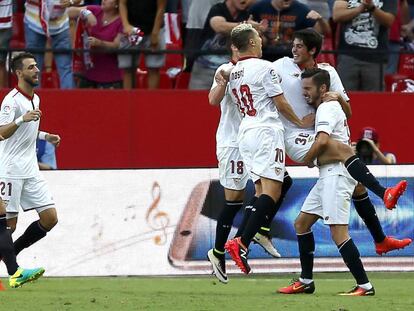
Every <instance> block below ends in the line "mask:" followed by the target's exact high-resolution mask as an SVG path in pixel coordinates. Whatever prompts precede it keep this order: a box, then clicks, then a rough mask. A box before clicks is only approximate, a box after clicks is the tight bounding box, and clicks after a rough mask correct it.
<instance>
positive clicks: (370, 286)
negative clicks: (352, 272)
mask: <svg viewBox="0 0 414 311" xmlns="http://www.w3.org/2000/svg"><path fill="white" fill-rule="evenodd" d="M358 286H359V287H361V288H362V289H365V290H369V289H371V288H372V284H371V283H370V282H368V283H365V284H358Z"/></svg>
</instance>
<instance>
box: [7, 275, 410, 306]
mask: <svg viewBox="0 0 414 311" xmlns="http://www.w3.org/2000/svg"><path fill="white" fill-rule="evenodd" d="M294 276H296V275H294V274H274V275H270V274H267V275H254V274H252V275H249V276H234V275H230V282H229V283H228V284H226V285H224V284H220V283H219V282H218V281H216V279H215V278H214V277H213V276H211V277H200V276H194V277H152V278H151V277H102V278H93V277H88V278H43V279H40V280H39V281H37V282H36V283H33V284H27V285H24V286H23V287H22V288H19V289H11V288H8V286H6V279H2V282H3V284H4V285H5V287H7V289H6V291H1V292H0V310H4V311H12V310H18V311H26V310H30V311H31V310H39V311H43V310H46V311H47V310H74V311H77V310H115V311H121V310H214V311H217V310H223V311H227V310H260V311H267V310H269V311H270V310H272V311H273V310H300V311H308V310H318V311H324V310H329V311H331V310H335V311H345V310H349V311H354V310H363V311H369V310H380V311H396V310H404V311H407V310H414V294H413V292H414V281H413V279H414V273H409V272H405V273H391V272H386V273H385V272H383V273H369V277H370V281H371V282H372V283H373V285H374V287H375V289H376V296H373V297H339V296H337V295H336V293H337V292H339V291H344V290H348V289H350V288H351V287H352V286H353V285H354V281H353V279H352V278H351V275H350V274H349V273H318V274H315V276H314V279H315V284H316V292H315V293H314V294H312V295H304V294H301V295H281V294H276V293H275V290H276V289H277V288H278V287H281V286H285V285H287V284H288V283H289V281H290V279H291V278H292V277H294Z"/></svg>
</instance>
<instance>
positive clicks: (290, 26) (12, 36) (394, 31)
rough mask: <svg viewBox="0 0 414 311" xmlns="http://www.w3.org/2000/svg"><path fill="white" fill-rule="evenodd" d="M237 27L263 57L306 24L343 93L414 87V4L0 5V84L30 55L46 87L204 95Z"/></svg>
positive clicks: (311, 0)
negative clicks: (256, 39)
mask: <svg viewBox="0 0 414 311" xmlns="http://www.w3.org/2000/svg"><path fill="white" fill-rule="evenodd" d="M241 22H247V23H250V24H252V25H253V27H255V29H257V31H258V32H259V33H260V34H261V36H262V39H263V52H264V55H263V57H264V58H265V59H267V60H270V61H274V60H276V59H277V58H280V57H284V56H290V55H291V43H292V35H293V32H294V31H296V30H300V29H303V28H308V27H313V28H315V29H316V30H317V31H318V32H320V33H321V34H322V35H323V37H324V44H323V52H322V53H321V54H320V56H319V57H318V61H319V62H328V63H330V64H331V65H333V66H335V67H336V68H337V70H338V72H339V74H340V76H341V78H342V81H343V83H344V85H345V88H346V89H347V90H350V91H383V90H386V91H400V92H411V91H414V81H413V80H414V54H413V51H414V43H413V39H414V31H413V30H414V0H386V1H385V0H336V1H335V0H328V1H326V0H325V1H323V0H225V1H223V0H139V1H136V0H102V1H100V0H89V1H87V0H26V1H25V0H15V1H12V0H0V43H1V45H0V87H4V88H5V87H11V86H13V84H14V83H15V81H14V80H13V79H14V78H13V76H12V75H11V74H10V73H9V70H8V60H9V59H10V57H11V56H12V54H13V53H16V52H18V51H19V50H22V49H28V50H31V51H32V52H33V53H34V54H35V55H36V60H37V62H38V65H39V69H40V70H41V87H43V88H59V87H60V88H62V89H71V88H106V89H111V88H113V89H120V88H124V89H131V88H150V89H158V88H161V89H171V88H177V89H187V88H189V89H209V88H210V86H211V83H212V79H213V75H214V72H215V70H216V69H217V67H218V66H219V65H221V64H222V63H224V62H227V61H228V60H229V52H228V51H229V44H228V38H229V34H230V31H231V29H232V28H233V27H234V26H236V25H237V24H238V23H241Z"/></svg>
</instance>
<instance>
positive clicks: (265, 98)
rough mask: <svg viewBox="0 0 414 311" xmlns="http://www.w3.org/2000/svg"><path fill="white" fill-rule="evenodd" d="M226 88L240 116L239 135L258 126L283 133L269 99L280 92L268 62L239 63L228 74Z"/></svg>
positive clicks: (253, 60)
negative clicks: (271, 128)
mask: <svg viewBox="0 0 414 311" xmlns="http://www.w3.org/2000/svg"><path fill="white" fill-rule="evenodd" d="M229 87H230V92H231V97H232V99H233V101H234V102H235V103H237V106H238V107H239V109H240V112H241V114H242V116H243V120H242V122H241V124H240V130H239V132H243V131H244V130H245V129H247V128H253V127H258V126H271V127H278V128H280V129H282V130H283V124H282V122H281V121H280V118H279V112H278V111H277V108H276V106H275V104H274V103H273V100H272V97H274V96H278V95H281V94H283V91H282V89H281V87H280V85H279V77H278V75H277V74H276V72H275V70H274V69H273V67H272V63H270V62H268V61H265V60H262V59H258V58H246V59H241V60H239V61H238V62H237V64H236V65H235V66H234V67H233V70H232V71H231V73H230V80H229Z"/></svg>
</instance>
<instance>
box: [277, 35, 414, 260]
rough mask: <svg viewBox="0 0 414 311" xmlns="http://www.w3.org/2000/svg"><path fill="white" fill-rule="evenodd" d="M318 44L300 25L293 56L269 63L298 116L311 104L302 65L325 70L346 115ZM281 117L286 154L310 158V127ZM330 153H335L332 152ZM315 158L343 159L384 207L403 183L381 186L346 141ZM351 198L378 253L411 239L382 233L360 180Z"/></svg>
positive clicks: (342, 93) (331, 94)
mask: <svg viewBox="0 0 414 311" xmlns="http://www.w3.org/2000/svg"><path fill="white" fill-rule="evenodd" d="M321 46H322V37H321V35H320V34H318V33H317V32H316V31H314V30H313V29H304V30H300V31H297V32H295V34H294V41H293V47H292V54H293V58H289V57H284V58H281V59H279V60H277V61H275V62H274V63H273V64H274V66H275V70H276V72H277V74H278V75H279V76H280V78H281V86H282V89H283V92H284V96H285V97H286V99H287V100H288V102H289V103H290V104H291V105H292V108H293V110H294V111H295V113H296V114H297V115H298V116H299V117H300V116H304V115H306V114H309V113H311V112H313V111H314V108H313V107H311V106H309V105H307V104H306V101H305V98H304V97H303V95H302V91H301V89H302V86H301V79H300V75H301V73H302V71H303V70H304V69H306V68H314V67H317V68H322V69H324V70H327V71H328V72H329V75H330V81H331V88H330V90H331V91H332V92H326V94H325V96H326V97H327V96H329V98H331V99H334V100H338V101H339V102H340V104H341V107H342V109H343V110H344V111H345V114H346V115H347V116H348V117H350V115H351V108H350V105H349V102H348V101H349V98H348V96H347V94H346V91H345V89H344V87H343V85H342V82H341V80H340V78H339V76H338V73H337V72H336V70H335V68H333V67H332V66H330V65H329V64H317V63H316V57H317V56H318V54H319V52H320V50H321ZM281 120H282V122H283V125H284V127H285V145H286V153H287V154H288V156H289V157H290V158H291V159H292V160H293V161H295V162H299V163H304V162H305V163H307V162H312V160H313V159H312V160H309V158H306V155H307V153H308V151H309V149H310V147H311V145H312V143H313V141H314V137H315V132H314V128H312V127H311V128H308V129H302V128H299V127H297V126H296V125H295V124H293V123H291V122H289V121H288V120H286V119H285V118H283V116H282V117H281ZM341 145H342V146H341ZM335 146H336V147H335ZM344 148H345V149H344ZM337 150H341V152H343V153H342V155H341V156H338V154H337ZM334 153H336V154H335V155H334ZM318 160H319V161H322V162H323V161H325V163H329V162H332V161H334V160H336V161H342V162H344V163H345V164H346V166H347V169H348V171H349V172H350V174H351V175H352V177H353V178H354V179H356V180H358V181H360V182H362V183H364V184H365V185H366V186H368V188H369V189H370V190H372V191H373V192H374V193H376V194H377V195H378V196H380V197H381V198H383V200H384V202H385V204H386V206H387V208H394V207H395V204H396V202H397V200H398V198H399V196H400V195H401V194H402V192H403V191H404V190H405V187H406V182H405V181H402V182H400V183H399V184H397V186H396V187H394V188H388V189H385V188H384V187H382V186H381V185H380V184H379V183H378V182H377V181H376V180H375V178H374V177H373V176H372V174H371V173H370V172H369V170H368V169H367V168H366V166H365V165H364V163H363V162H362V161H360V160H359V159H358V158H357V157H356V156H355V155H354V154H353V152H352V151H351V149H350V148H348V146H347V145H344V144H339V145H338V143H336V145H332V146H328V147H327V148H326V150H325V151H324V154H323V155H320V157H319V158H318ZM390 194H391V196H390ZM353 202H354V205H355V208H356V210H357V212H358V214H359V216H360V217H361V218H362V219H363V220H364V222H365V224H366V226H367V227H368V229H369V231H370V233H371V235H372V236H373V238H374V241H375V247H376V252H377V253H378V254H379V255H381V254H383V253H386V252H389V251H391V250H394V249H399V248H403V247H405V246H407V245H408V244H410V243H411V239H403V240H399V239H395V238H392V237H387V236H385V234H384V232H383V230H382V227H381V224H380V222H379V219H378V217H377V215H376V212H375V208H374V206H373V204H372V203H371V201H370V199H369V197H368V193H367V191H366V189H365V188H364V187H363V186H362V185H361V184H359V185H358V186H357V188H356V190H355V192H354V195H353Z"/></svg>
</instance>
